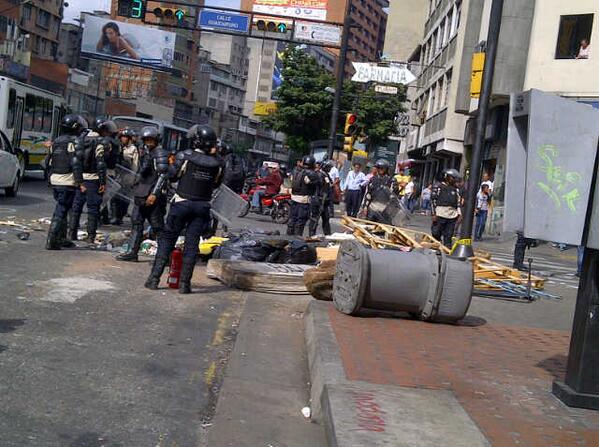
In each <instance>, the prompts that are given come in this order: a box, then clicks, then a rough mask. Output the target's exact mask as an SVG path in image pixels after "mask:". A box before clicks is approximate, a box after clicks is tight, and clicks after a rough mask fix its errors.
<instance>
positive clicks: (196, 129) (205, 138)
mask: <svg viewBox="0 0 599 447" xmlns="http://www.w3.org/2000/svg"><path fill="white" fill-rule="evenodd" d="M187 138H188V139H189V143H190V144H191V147H192V149H200V150H203V151H209V150H210V149H212V148H213V147H214V146H216V141H217V139H216V133H215V132H214V129H212V127H210V126H206V125H205V124H196V125H194V126H192V127H191V128H190V129H189V131H188V132H187Z"/></svg>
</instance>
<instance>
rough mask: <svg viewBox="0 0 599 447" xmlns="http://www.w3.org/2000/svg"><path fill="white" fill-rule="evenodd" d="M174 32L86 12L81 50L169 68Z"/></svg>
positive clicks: (91, 53) (124, 61)
mask: <svg viewBox="0 0 599 447" xmlns="http://www.w3.org/2000/svg"><path fill="white" fill-rule="evenodd" d="M175 39H176V34H175V33H171V32H168V31H163V30H160V29H158V28H153V27H149V26H143V25H133V24H131V23H125V22H117V21H115V20H110V19H105V18H102V17H96V16H91V15H87V16H86V17H85V29H84V30H83V39H82V43H81V53H82V54H85V55H86V56H88V57H95V58H98V59H110V60H114V61H115V62H122V63H132V64H138V65H145V66H151V67H157V68H158V67H159V68H171V67H172V65H173V57H174V54H175Z"/></svg>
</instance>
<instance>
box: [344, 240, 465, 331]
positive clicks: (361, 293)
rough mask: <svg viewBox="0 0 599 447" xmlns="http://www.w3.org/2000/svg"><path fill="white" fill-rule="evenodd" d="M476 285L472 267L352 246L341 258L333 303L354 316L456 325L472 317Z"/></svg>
mask: <svg viewBox="0 0 599 447" xmlns="http://www.w3.org/2000/svg"><path fill="white" fill-rule="evenodd" d="M473 281H474V272H473V268H472V264H471V263H470V262H469V261H463V260H460V259H457V258H451V257H449V256H447V255H445V254H442V253H437V252H434V251H431V250H427V249H419V250H413V251H411V252H402V251H399V250H373V249H371V248H366V247H365V246H364V245H362V244H360V243H359V242H356V241H349V242H344V243H343V244H342V245H341V250H339V256H338V257H337V270H336V272H335V280H334V283H333V301H334V302H335V307H336V308H337V310H339V311H340V312H343V313H345V314H348V315H357V314H359V313H360V312H361V311H362V310H367V309H371V310H385V311H394V312H408V313H410V314H413V315H417V316H418V317H419V318H421V319H422V320H426V321H435V322H454V321H459V320H461V319H463V318H464V317H465V316H466V313H467V312H468V308H469V307H470V302H471V300H472V290H473Z"/></svg>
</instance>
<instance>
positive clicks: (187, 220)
mask: <svg viewBox="0 0 599 447" xmlns="http://www.w3.org/2000/svg"><path fill="white" fill-rule="evenodd" d="M211 223H212V221H211V215H210V203H209V202H200V201H195V200H184V201H182V202H175V203H173V204H172V205H171V209H170V211H169V213H168V216H167V218H166V225H165V227H164V230H163V231H162V234H161V235H160V237H159V239H158V252H157V253H156V258H168V257H169V256H170V255H171V252H172V251H173V249H174V248H175V244H176V243H177V239H178V238H179V235H180V234H181V233H182V232H183V230H184V229H185V248H184V249H183V262H184V263H186V264H190V263H191V264H195V261H196V257H197V254H198V251H199V243H200V238H201V237H202V236H204V235H205V234H206V233H207V232H208V231H209V230H210V226H211Z"/></svg>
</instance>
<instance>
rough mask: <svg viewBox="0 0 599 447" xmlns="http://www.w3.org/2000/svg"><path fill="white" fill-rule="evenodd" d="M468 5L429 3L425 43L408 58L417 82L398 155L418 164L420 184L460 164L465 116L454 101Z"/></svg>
mask: <svg viewBox="0 0 599 447" xmlns="http://www.w3.org/2000/svg"><path fill="white" fill-rule="evenodd" d="M471 3H476V2H474V1H469V0H428V2H427V5H426V9H427V12H426V19H425V22H424V35H423V38H422V40H421V41H420V44H419V45H418V46H417V47H416V48H415V49H414V51H413V53H412V55H411V56H410V57H408V61H409V62H410V68H411V69H412V71H413V72H414V73H415V74H417V75H418V79H417V80H416V81H415V82H414V83H413V84H412V86H411V88H413V90H412V91H410V98H411V99H412V102H411V104H410V114H411V123H412V127H411V131H410V132H409V135H408V137H407V142H406V144H405V145H403V146H402V151H404V152H405V154H402V156H403V157H406V156H407V157H409V158H410V159H414V160H415V161H416V162H415V165H414V169H415V171H416V175H417V176H418V177H419V178H420V181H421V183H422V184H424V183H426V182H429V181H431V180H433V179H434V178H435V177H436V176H438V174H439V172H441V171H442V170H443V169H446V168H451V167H454V168H460V167H461V166H462V164H463V157H462V155H463V152H464V151H463V139H464V127H465V125H466V121H467V117H466V116H464V115H463V114H461V113H458V111H457V110H456V98H457V93H458V86H459V85H460V84H463V82H465V78H464V76H466V74H465V73H462V72H461V70H460V66H461V63H462V55H463V53H464V51H465V50H467V45H468V43H469V39H468V38H467V35H468V34H469V33H470V31H469V29H468V28H467V27H466V25H465V20H464V17H466V16H467V14H468V10H469V8H470V4H471ZM421 7H422V5H421ZM477 36H478V30H477ZM467 78H468V80H469V79H470V74H468V76H467Z"/></svg>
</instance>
